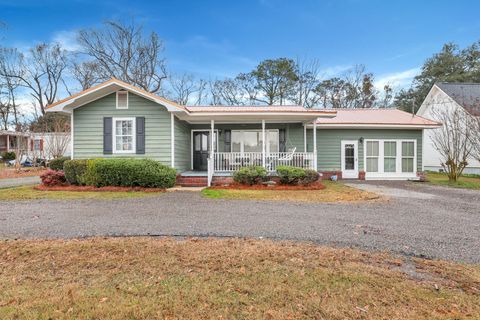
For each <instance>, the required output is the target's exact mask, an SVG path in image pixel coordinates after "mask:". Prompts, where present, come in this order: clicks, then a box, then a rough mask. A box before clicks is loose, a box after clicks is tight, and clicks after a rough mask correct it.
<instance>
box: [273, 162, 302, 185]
mask: <svg viewBox="0 0 480 320" xmlns="http://www.w3.org/2000/svg"><path fill="white" fill-rule="evenodd" d="M277 174H278V177H279V178H280V183H281V184H289V185H296V184H299V182H300V181H301V180H303V179H305V176H306V173H305V169H302V168H298V167H291V166H278V167H277Z"/></svg>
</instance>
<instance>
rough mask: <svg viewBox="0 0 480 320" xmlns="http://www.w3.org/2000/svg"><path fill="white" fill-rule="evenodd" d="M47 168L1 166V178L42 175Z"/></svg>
mask: <svg viewBox="0 0 480 320" xmlns="http://www.w3.org/2000/svg"><path fill="white" fill-rule="evenodd" d="M46 170H47V169H45V168H20V170H19V171H17V170H16V169H15V168H7V167H1V166H0V179H12V178H21V177H34V176H40V175H42V174H43V173H44V172H45V171H46Z"/></svg>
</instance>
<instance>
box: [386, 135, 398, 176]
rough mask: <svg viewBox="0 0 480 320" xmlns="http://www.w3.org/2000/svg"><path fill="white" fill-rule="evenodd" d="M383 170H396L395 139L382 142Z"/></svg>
mask: <svg viewBox="0 0 480 320" xmlns="http://www.w3.org/2000/svg"><path fill="white" fill-rule="evenodd" d="M383 171H384V172H396V171H397V143H396V142H395V141H385V142H384V143H383Z"/></svg>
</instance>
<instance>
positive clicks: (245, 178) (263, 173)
mask: <svg viewBox="0 0 480 320" xmlns="http://www.w3.org/2000/svg"><path fill="white" fill-rule="evenodd" d="M266 179H267V169H265V168H264V167H262V166H250V167H243V168H240V169H238V170H237V171H235V172H234V173H233V180H234V181H235V182H237V183H241V184H248V185H254V184H258V183H261V182H263V181H265V180H266Z"/></svg>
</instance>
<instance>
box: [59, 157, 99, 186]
mask: <svg viewBox="0 0 480 320" xmlns="http://www.w3.org/2000/svg"><path fill="white" fill-rule="evenodd" d="M88 161H89V160H67V161H65V163H64V164H63V171H64V172H65V179H66V180H67V182H68V183H69V184H74V185H85V184H87V181H86V180H87V176H86V173H87V165H88ZM91 161H93V160H91Z"/></svg>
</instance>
